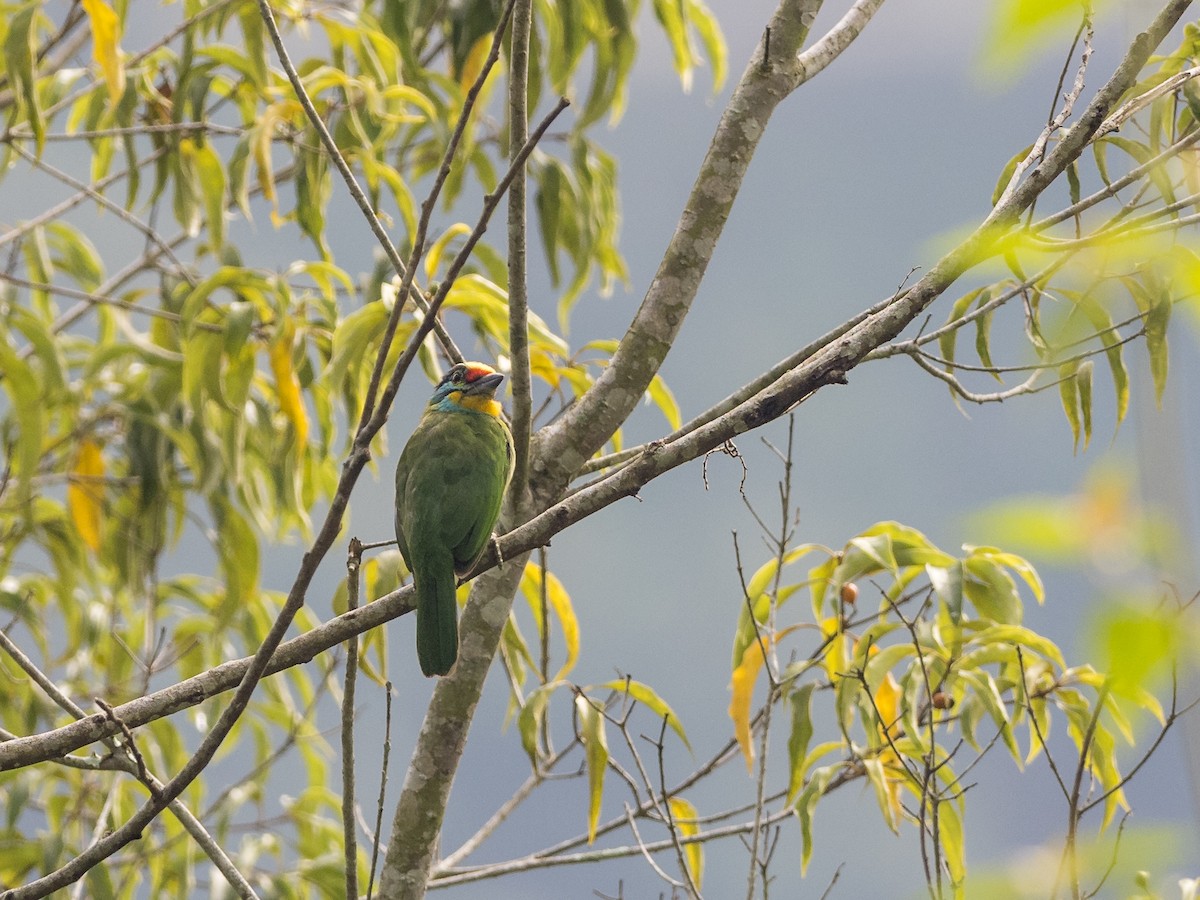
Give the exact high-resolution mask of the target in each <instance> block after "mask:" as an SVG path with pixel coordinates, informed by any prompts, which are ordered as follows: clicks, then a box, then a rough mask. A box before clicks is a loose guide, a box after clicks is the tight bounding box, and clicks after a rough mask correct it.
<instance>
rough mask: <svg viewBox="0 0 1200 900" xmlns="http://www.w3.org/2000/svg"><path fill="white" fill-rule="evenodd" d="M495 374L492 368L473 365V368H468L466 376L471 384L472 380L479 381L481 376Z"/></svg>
mask: <svg viewBox="0 0 1200 900" xmlns="http://www.w3.org/2000/svg"><path fill="white" fill-rule="evenodd" d="M494 374H495V372H494V371H493V370H492V369H488V368H485V367H483V366H472V367H471V368H469V369H467V374H466V376H465V378H466V380H467V383H468V384H469V383H470V382H472V381H478V380H479V379H480V378H484V377H485V376H487V375H494Z"/></svg>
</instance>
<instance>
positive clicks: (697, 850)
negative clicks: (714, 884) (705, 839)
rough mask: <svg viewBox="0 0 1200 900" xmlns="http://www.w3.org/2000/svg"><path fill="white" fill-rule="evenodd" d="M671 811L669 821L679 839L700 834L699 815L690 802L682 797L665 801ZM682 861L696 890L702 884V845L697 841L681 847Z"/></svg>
mask: <svg viewBox="0 0 1200 900" xmlns="http://www.w3.org/2000/svg"><path fill="white" fill-rule="evenodd" d="M667 804H668V807H669V808H670V810H671V819H672V821H673V822H674V823H675V828H676V830H677V831H678V832H679V834H680V836H681V837H685V838H687V837H693V836H695V835H697V834H699V833H700V823H699V822H698V821H697V819H698V818H699V814H698V813H697V812H696V807H694V806H693V805H692V804H691V802H690V801H688V800H685V799H684V798H683V797H672V798H671V799H670V800H668V801H667ZM683 854H684V859H685V860H687V867H688V874H690V875H691V876H692V882H693V883H694V884H695V885H696V887H697V888H700V887H702V886H703V883H704V845H703V844H702V843H700V842H699V841H694V842H692V843H690V844H684V845H683Z"/></svg>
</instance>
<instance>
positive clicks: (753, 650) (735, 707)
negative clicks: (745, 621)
mask: <svg viewBox="0 0 1200 900" xmlns="http://www.w3.org/2000/svg"><path fill="white" fill-rule="evenodd" d="M762 665H763V643H762V642H761V641H752V642H751V643H750V645H749V646H748V647H746V650H745V652H744V653H743V654H742V661H741V662H740V663H738V665H737V668H735V669H734V670H733V680H732V682H731V683H730V690H731V694H732V696H731V697H730V698H729V718H731V719H733V734H734V736H735V737H736V738H737V742H738V746H740V747H741V748H742V756H744V757H745V758H746V771H748V772H750V773H751V774H753V772H754V745H753V744H752V743H751V741H750V699H751V697H753V695H754V683H755V682H756V681H758V672H759V670H760V669H762Z"/></svg>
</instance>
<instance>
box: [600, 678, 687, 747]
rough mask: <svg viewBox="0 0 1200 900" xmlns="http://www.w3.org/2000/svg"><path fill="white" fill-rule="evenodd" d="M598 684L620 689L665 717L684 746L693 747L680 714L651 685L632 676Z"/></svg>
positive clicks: (661, 716) (614, 689)
mask: <svg viewBox="0 0 1200 900" xmlns="http://www.w3.org/2000/svg"><path fill="white" fill-rule="evenodd" d="M598 686H599V687H603V688H608V689H609V690H613V691H620V692H621V693H623V694H625V695H626V696H628V697H629V698H631V699H633V700H636V701H637V702H638V703H641V704H642V705H643V706H645V707H646V708H647V709H649V710H650V711H651V712H652V713H654V714H655V715H656V716H658V717H659V718H665V719H666V720H667V725H669V726H670V728H671V730H672V731H674V732H675V734H677V735H678V736H679V739H680V740H681V741H683V746H685V747H687V748H688V750H691V749H692V744H691V742H690V741H689V740H688V737H687V732H685V731H684V730H683V723H682V722H680V721H679V716H677V715H675V710H673V709H671V706H670V704H669V703H667V701H666V700H664V699H662V697H660V696H659V695H658V693H657V692H656V691H655V690H654V688H652V687H650V685H648V684H644V683H642V682H640V681H634V680H633V679H632V678H618V679H615V680H613V681H606V682H604V684H602V685H598Z"/></svg>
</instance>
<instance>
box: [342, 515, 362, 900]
mask: <svg viewBox="0 0 1200 900" xmlns="http://www.w3.org/2000/svg"><path fill="white" fill-rule="evenodd" d="M361 563H362V542H361V541H359V539H358V538H351V539H350V551H349V553H348V554H347V557H346V596H347V600H346V606H347V608H348V609H358V590H359V584H360V578H359V573H360V571H361ZM345 680H346V686H345V687H344V688H343V690H342V835H343V841H344V845H343V846H344V853H345V859H346V896H347V897H349V898H353V897H357V896H358V840H357V826H356V824H355V821H354V691H355V687H356V685H357V683H358V636H357V635H355V636H354V637H352V638H350V640H348V641H346V679H345Z"/></svg>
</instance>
